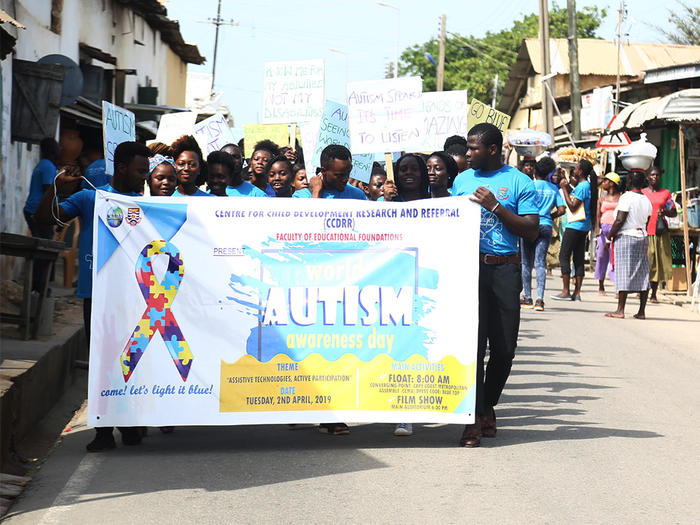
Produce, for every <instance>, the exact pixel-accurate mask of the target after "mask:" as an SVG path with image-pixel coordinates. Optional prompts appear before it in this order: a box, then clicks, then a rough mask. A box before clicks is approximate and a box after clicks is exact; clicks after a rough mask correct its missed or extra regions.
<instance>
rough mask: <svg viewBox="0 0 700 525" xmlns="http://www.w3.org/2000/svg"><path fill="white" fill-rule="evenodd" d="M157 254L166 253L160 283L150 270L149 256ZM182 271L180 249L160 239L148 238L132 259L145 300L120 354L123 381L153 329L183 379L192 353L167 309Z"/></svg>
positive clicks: (173, 297)
mask: <svg viewBox="0 0 700 525" xmlns="http://www.w3.org/2000/svg"><path fill="white" fill-rule="evenodd" d="M158 254H164V255H167V256H168V267H167V270H166V271H165V276H164V277H163V280H162V281H161V282H158V279H157V278H156V276H155V274H154V273H153V264H152V261H151V258H152V257H153V256H155V255H158ZM184 272H185V266H184V264H183V262H182V259H181V257H180V251H179V250H178V249H177V247H176V246H175V245H174V244H172V243H169V242H167V241H163V240H156V241H151V242H150V243H148V244H147V245H146V247H145V248H144V249H143V250H142V251H141V255H139V258H138V260H137V261H136V280H137V281H138V283H139V288H140V289H141V294H142V295H143V298H144V299H145V300H146V310H145V311H144V312H143V315H142V316H141V320H140V321H139V322H138V324H137V325H136V328H134V331H133V333H132V334H131V338H130V339H129V342H128V343H127V344H126V347H125V348H124V351H123V352H122V354H121V357H120V358H121V365H122V372H123V373H124V382H125V383H126V382H128V381H129V378H130V377H131V374H132V372H133V371H134V369H135V368H136V365H137V364H138V362H139V360H140V359H141V357H142V356H143V354H144V352H145V351H146V348H147V347H148V345H149V343H150V342H151V339H153V336H154V335H155V333H156V332H159V333H160V335H161V337H162V338H163V341H164V342H165V346H166V347H167V349H168V352H170V356H171V357H172V359H173V362H174V363H175V366H176V367H177V370H178V372H180V376H181V377H182V380H183V381H187V376H188V374H189V373H190V366H192V352H190V347H189V345H188V344H187V341H185V337H184V336H183V335H182V331H180V327H179V326H178V324H177V321H176V320H175V316H174V315H173V313H172V311H171V310H170V307H171V306H172V305H173V300H174V299H175V295H177V291H178V289H179V288H180V283H181V282H182V276H183V275H184Z"/></svg>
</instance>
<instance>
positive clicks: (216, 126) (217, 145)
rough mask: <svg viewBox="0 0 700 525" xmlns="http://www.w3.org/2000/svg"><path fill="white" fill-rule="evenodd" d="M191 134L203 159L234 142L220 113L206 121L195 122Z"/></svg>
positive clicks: (229, 129) (224, 118)
mask: <svg viewBox="0 0 700 525" xmlns="http://www.w3.org/2000/svg"><path fill="white" fill-rule="evenodd" d="M193 134H194V138H195V139H196V140H197V144H199V147H200V149H201V150H202V153H203V154H204V156H205V157H206V156H207V155H209V153H211V152H212V151H219V150H220V149H221V148H223V147H224V146H225V145H226V144H232V143H233V141H234V139H233V133H231V128H229V127H228V122H226V117H224V116H223V115H222V114H221V113H216V114H214V115H212V116H211V117H209V118H208V119H204V120H202V121H201V122H197V123H196V124H195V125H194V128H193Z"/></svg>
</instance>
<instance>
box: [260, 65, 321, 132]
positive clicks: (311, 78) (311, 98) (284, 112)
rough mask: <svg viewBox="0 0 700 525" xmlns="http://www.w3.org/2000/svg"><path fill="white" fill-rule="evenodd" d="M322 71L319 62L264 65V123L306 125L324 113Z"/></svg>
mask: <svg viewBox="0 0 700 525" xmlns="http://www.w3.org/2000/svg"><path fill="white" fill-rule="evenodd" d="M324 82H325V70H324V65H323V60H322V59H317V60H294V61H287V62H265V69H264V78H263V112H262V121H263V123H265V124H281V123H290V124H291V123H296V122H305V121H307V120H312V119H314V118H320V117H321V113H322V112H323V102H324V100H325V95H324Z"/></svg>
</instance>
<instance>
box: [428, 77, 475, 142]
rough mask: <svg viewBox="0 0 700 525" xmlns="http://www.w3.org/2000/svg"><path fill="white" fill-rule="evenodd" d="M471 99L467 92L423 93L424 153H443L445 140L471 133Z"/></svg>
mask: <svg viewBox="0 0 700 525" xmlns="http://www.w3.org/2000/svg"><path fill="white" fill-rule="evenodd" d="M468 119H469V98H468V97H467V91H466V90H464V91H432V92H429V93H423V134H424V137H425V138H424V145H423V148H422V151H425V152H428V153H430V152H433V151H442V150H443V146H444V145H445V139H446V138H447V137H451V136H452V135H460V136H462V137H466V136H467V134H468V133H469V120H468Z"/></svg>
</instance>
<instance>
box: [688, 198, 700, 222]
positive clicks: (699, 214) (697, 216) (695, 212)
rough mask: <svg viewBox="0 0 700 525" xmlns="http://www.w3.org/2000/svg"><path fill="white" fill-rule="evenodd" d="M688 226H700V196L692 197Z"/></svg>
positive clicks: (689, 206)
mask: <svg viewBox="0 0 700 525" xmlns="http://www.w3.org/2000/svg"><path fill="white" fill-rule="evenodd" d="M688 226H690V227H691V228H700V197H696V198H694V199H690V204H689V205H688Z"/></svg>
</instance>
